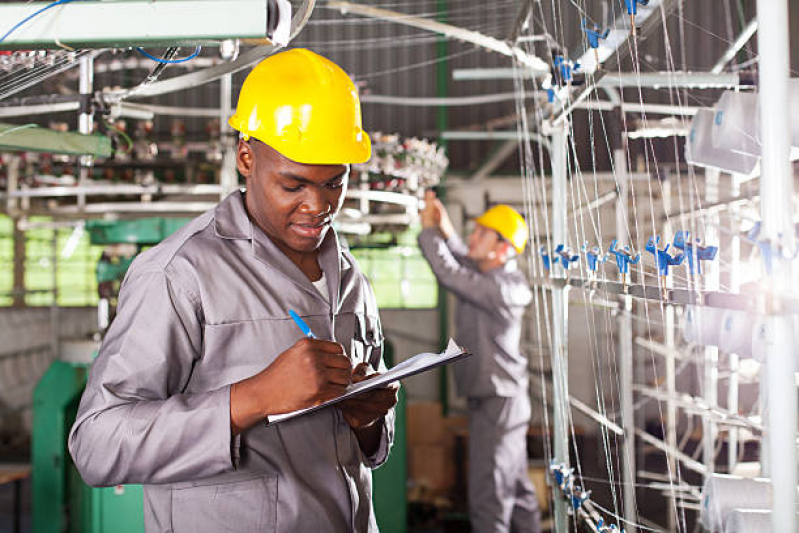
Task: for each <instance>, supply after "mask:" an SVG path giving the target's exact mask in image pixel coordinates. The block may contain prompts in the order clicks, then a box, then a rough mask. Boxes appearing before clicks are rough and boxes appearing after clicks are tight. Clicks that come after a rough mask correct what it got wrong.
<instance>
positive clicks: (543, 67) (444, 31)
mask: <svg viewBox="0 0 799 533" xmlns="http://www.w3.org/2000/svg"><path fill="white" fill-rule="evenodd" d="M327 7H329V8H332V9H338V10H340V11H341V12H342V13H344V14H348V13H355V14H356V15H361V16H364V17H370V18H374V19H378V20H389V21H392V22H396V23H397V24H403V25H405V26H411V27H414V28H419V29H422V30H427V31H432V32H434V33H439V34H441V35H444V36H446V37H450V38H452V39H457V40H459V41H465V42H467V43H472V44H476V45H477V46H480V47H482V48H485V49H487V50H491V51H493V52H497V53H500V54H502V55H505V56H508V57H512V58H514V59H516V60H517V61H519V63H521V64H522V65H525V66H527V67H529V68H530V69H531V71H532V72H533V73H534V74H539V75H545V74H548V73H549V64H548V63H546V62H544V61H543V60H542V59H541V58H539V57H536V56H534V55H531V54H528V53H527V52H525V51H524V50H522V49H521V48H517V47H515V46H510V45H509V44H508V43H507V42H505V41H501V40H499V39H496V38H494V37H490V36H488V35H484V34H482V33H479V32H476V31H471V30H466V29H464V28H459V27H457V26H453V25H452V24H444V23H442V22H438V21H435V20H430V19H427V18H424V17H417V16H414V15H408V14H405V13H399V12H397V11H391V10H388V9H381V8H378V7H372V6H366V5H363V4H355V3H353V2H341V1H338V0H335V1H329V2H328V3H327Z"/></svg>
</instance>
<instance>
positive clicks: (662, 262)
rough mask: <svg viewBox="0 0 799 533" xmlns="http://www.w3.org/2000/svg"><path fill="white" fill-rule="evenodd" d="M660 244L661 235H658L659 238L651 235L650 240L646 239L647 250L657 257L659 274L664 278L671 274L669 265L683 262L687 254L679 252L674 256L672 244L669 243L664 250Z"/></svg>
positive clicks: (656, 262)
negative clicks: (671, 248) (660, 247)
mask: <svg viewBox="0 0 799 533" xmlns="http://www.w3.org/2000/svg"><path fill="white" fill-rule="evenodd" d="M659 245H660V235H658V236H657V238H655V237H649V240H648V241H646V251H647V252H649V253H651V254H652V255H653V256H654V257H655V264H656V265H657V267H658V275H659V276H660V277H662V278H665V277H666V276H668V275H669V267H670V266H677V265H679V264H681V263H682V262H683V259H685V254H683V253H678V254H677V255H674V256H672V255H671V254H669V248H670V247H671V245H670V244H667V245H666V247H665V248H663V249H662V250H661V249H659V248H658V246H659Z"/></svg>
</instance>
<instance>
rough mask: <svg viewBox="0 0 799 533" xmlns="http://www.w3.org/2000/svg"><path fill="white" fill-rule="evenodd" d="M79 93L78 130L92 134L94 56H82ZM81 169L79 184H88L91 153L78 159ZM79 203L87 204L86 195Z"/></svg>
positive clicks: (79, 198) (81, 197)
mask: <svg viewBox="0 0 799 533" xmlns="http://www.w3.org/2000/svg"><path fill="white" fill-rule="evenodd" d="M78 84H79V87H78V93H79V94H80V96H81V101H80V107H79V114H78V131H79V132H80V133H83V134H84V135H88V134H90V133H91V132H92V131H93V130H94V112H93V110H92V93H93V92H94V56H91V55H85V56H83V57H81V58H80V74H79V82H78ZM78 161H79V164H80V170H79V171H78V186H83V185H86V183H87V182H88V181H89V178H90V177H91V176H90V173H91V167H92V162H93V161H94V159H93V158H92V157H91V156H89V155H82V156H80V158H79V159H78ZM78 205H79V206H84V205H86V197H85V196H84V195H82V194H79V195H78Z"/></svg>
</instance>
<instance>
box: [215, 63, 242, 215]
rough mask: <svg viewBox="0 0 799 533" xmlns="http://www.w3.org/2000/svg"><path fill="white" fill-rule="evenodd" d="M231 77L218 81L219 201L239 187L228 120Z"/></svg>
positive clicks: (223, 77)
mask: <svg viewBox="0 0 799 533" xmlns="http://www.w3.org/2000/svg"><path fill="white" fill-rule="evenodd" d="M232 92H233V75H232V74H225V75H224V76H222V77H221V78H220V79H219V142H220V145H221V148H222V168H221V169H220V175H219V185H220V187H219V188H220V191H219V199H220V200H222V199H223V198H225V197H226V196H227V195H228V194H230V193H231V192H233V191H234V190H236V187H238V186H239V174H238V171H237V170H236V143H235V142H234V138H233V136H232V130H231V128H230V126H228V123H227V121H228V118H230V115H231V113H232V103H231V98H232Z"/></svg>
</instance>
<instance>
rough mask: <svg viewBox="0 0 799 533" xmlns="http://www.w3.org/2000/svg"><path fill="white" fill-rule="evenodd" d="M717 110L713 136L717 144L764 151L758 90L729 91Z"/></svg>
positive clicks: (741, 150) (724, 147) (754, 152)
mask: <svg viewBox="0 0 799 533" xmlns="http://www.w3.org/2000/svg"><path fill="white" fill-rule="evenodd" d="M713 111H714V113H715V115H714V117H713V125H712V126H711V132H712V133H711V137H712V139H713V146H714V147H715V148H718V149H720V150H730V151H732V152H738V153H744V154H750V155H760V113H759V107H758V105H757V95H756V94H754V93H744V92H736V91H725V92H724V93H723V94H722V95H721V98H719V101H718V102H716V106H715V108H714V109H713Z"/></svg>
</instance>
